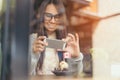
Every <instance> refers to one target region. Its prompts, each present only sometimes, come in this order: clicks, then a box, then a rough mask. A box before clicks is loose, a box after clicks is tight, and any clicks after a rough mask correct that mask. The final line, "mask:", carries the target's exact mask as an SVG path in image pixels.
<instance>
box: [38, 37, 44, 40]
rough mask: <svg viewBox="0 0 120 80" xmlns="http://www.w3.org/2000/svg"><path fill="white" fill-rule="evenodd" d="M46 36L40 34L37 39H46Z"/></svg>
mask: <svg viewBox="0 0 120 80" xmlns="http://www.w3.org/2000/svg"><path fill="white" fill-rule="evenodd" d="M45 38H46V36H39V37H38V38H37V39H38V40H44V39H45Z"/></svg>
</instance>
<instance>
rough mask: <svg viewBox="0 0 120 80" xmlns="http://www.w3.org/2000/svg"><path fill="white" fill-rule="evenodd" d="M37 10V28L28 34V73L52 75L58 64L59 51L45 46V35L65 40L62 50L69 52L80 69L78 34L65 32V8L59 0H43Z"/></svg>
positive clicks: (79, 69) (80, 57)
mask: <svg viewBox="0 0 120 80" xmlns="http://www.w3.org/2000/svg"><path fill="white" fill-rule="evenodd" d="M39 12H40V19H39V23H38V24H37V25H38V28H37V30H36V33H34V34H31V36H30V46H31V47H30V54H31V70H30V74H32V75H35V74H38V75H53V73H52V71H53V70H54V69H55V68H57V67H58V65H59V57H58V52H59V51H57V50H55V49H52V48H45V46H47V45H48V43H47V42H44V41H43V40H44V39H45V38H46V37H47V38H50V39H61V40H63V41H65V42H66V43H67V46H66V48H65V49H64V50H63V52H64V53H70V55H71V58H72V59H73V61H74V62H77V63H78V64H79V66H77V67H76V68H78V70H77V71H81V69H82V59H83V56H82V54H81V53H80V49H79V37H78V34H75V35H72V34H70V33H69V34H67V33H66V28H65V25H66V16H65V9H64V6H63V4H62V2H61V0H44V1H43V2H42V4H41V7H40V10H39ZM60 52H61V51H60ZM64 53H63V54H64ZM77 73H78V72H77Z"/></svg>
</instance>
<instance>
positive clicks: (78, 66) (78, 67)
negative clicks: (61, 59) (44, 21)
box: [70, 53, 83, 75]
mask: <svg viewBox="0 0 120 80" xmlns="http://www.w3.org/2000/svg"><path fill="white" fill-rule="evenodd" d="M82 61H83V54H82V53H80V56H79V57H77V58H72V59H71V61H70V64H71V69H72V70H73V71H74V74H75V75H79V74H80V73H81V72H82V71H83V62H82Z"/></svg>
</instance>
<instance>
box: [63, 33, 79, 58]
mask: <svg viewBox="0 0 120 80" xmlns="http://www.w3.org/2000/svg"><path fill="white" fill-rule="evenodd" d="M63 40H64V41H65V42H67V46H66V48H65V51H66V52H68V53H70V54H71V57H79V56H80V47H79V36H78V34H77V33H76V34H75V35H73V34H70V33H69V34H68V36H67V37H66V38H65V39H63Z"/></svg>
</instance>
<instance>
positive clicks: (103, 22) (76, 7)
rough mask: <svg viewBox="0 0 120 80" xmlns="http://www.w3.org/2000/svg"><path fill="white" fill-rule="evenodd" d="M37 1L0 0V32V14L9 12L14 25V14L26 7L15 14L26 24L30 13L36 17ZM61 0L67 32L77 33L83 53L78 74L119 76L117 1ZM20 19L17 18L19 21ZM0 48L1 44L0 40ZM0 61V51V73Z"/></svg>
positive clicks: (29, 18)
mask: <svg viewBox="0 0 120 80" xmlns="http://www.w3.org/2000/svg"><path fill="white" fill-rule="evenodd" d="M41 2H42V0H29V1H27V0H26V1H24V0H21V1H19V0H18V1H16V0H10V1H9V0H6V1H3V0H0V32H1V28H2V27H4V26H3V25H2V24H3V22H2V21H3V20H4V19H7V18H4V15H3V13H5V12H9V13H12V14H9V16H10V15H13V18H12V16H10V20H13V22H10V23H11V25H12V26H17V25H15V24H16V23H15V21H16V20H17V19H19V18H20V17H15V20H14V16H16V15H17V14H19V13H18V12H21V11H26V10H28V12H27V13H28V14H29V15H28V16H27V14H26V13H24V12H21V14H19V15H20V16H21V18H22V17H23V16H22V15H26V16H27V18H28V19H27V22H26V23H30V22H31V20H32V15H33V14H36V16H37V17H38V18H39V15H38V14H37V10H38V9H39V6H40V4H41ZM63 2H64V5H65V8H66V13H67V18H68V23H69V26H68V27H69V31H70V32H78V33H79V38H80V43H79V44H80V50H81V52H82V53H83V55H84V59H83V65H84V67H83V72H82V74H80V76H81V77H94V78H96V77H104V79H105V80H109V79H108V78H109V77H111V78H112V77H114V78H117V79H120V58H119V57H120V49H119V48H120V37H119V34H120V31H119V30H120V5H119V3H120V1H119V0H63ZM22 3H23V4H22ZM24 3H26V4H27V6H28V7H27V8H26V9H23V8H25V4H24ZM17 4H18V6H17ZM20 4H22V5H23V6H24V7H22V6H21V5H20ZM7 5H9V6H7ZM7 8H9V11H7V10H8V9H7ZM18 10H21V11H18ZM14 13H15V14H16V15H15V14H14ZM19 15H17V16H19ZM24 17H25V16H24ZM21 18H20V20H22V19H21ZM21 23H22V22H21ZM23 23H24V22H23ZM18 24H19V23H18ZM30 24H31V23H30ZM26 25H27V24H26ZM6 26H7V25H6ZM8 26H9V25H8ZM20 26H22V25H20ZM24 26H25V25H24ZM27 26H28V27H27V28H26V29H30V27H29V24H28V25H27ZM7 29H11V28H10V27H8V28H7ZM26 29H21V30H26ZM17 30H18V29H17V28H16V31H17ZM4 31H5V30H4ZM8 31H9V30H8ZM26 31H27V30H26ZM9 32H10V33H11V32H12V31H11V30H10V31H9ZM28 33H29V32H28ZM28 33H26V34H28ZM11 34H12V33H11ZM19 34H21V31H19ZM19 36H20V35H19ZM26 36H27V35H26ZM0 39H1V34H0ZM8 39H9V38H8ZM10 39H11V38H10ZM1 40H2V39H1ZM27 40H28V39H26V42H27ZM11 41H12V39H11ZM16 42H17V41H16ZM10 45H13V43H11V42H10V44H9V46H10ZM16 46H17V43H16ZM26 46H27V44H26ZM0 47H1V43H0ZM12 48H14V47H12ZM8 50H9V49H8ZM23 50H24V49H23ZM16 51H17V50H16ZM26 51H27V49H26ZM11 52H12V51H11ZM6 54H7V53H6ZM21 56H22V55H21ZM26 56H27V54H26ZM13 57H15V56H13ZM1 60H2V53H1V50H0V72H1V64H2V61H1ZM13 60H14V58H13ZM11 61H12V59H11ZM13 63H14V62H13ZM26 63H27V59H26ZM14 67H16V66H14ZM26 67H27V66H25V68H26ZM12 69H13V68H12ZM102 80H103V79H102Z"/></svg>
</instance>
